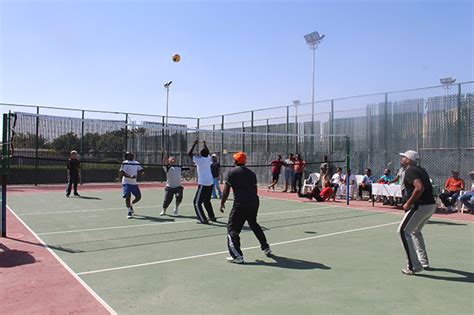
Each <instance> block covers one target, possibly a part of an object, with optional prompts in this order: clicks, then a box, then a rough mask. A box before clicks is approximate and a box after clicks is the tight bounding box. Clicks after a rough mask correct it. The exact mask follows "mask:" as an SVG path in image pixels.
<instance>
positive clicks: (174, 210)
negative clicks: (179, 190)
mask: <svg viewBox="0 0 474 315" xmlns="http://www.w3.org/2000/svg"><path fill="white" fill-rule="evenodd" d="M173 214H174V215H178V207H174V209H173Z"/></svg>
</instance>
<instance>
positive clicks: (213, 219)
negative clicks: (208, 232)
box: [209, 217, 217, 222]
mask: <svg viewBox="0 0 474 315" xmlns="http://www.w3.org/2000/svg"><path fill="white" fill-rule="evenodd" d="M209 221H212V222H216V221H217V219H216V217H214V218H209Z"/></svg>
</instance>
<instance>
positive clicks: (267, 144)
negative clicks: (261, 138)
mask: <svg viewBox="0 0 474 315" xmlns="http://www.w3.org/2000/svg"><path fill="white" fill-rule="evenodd" d="M265 131H266V133H267V134H266V135H265V152H267V153H268V149H269V147H270V144H269V143H268V133H269V132H270V126H269V125H268V119H267V127H266V128H265Z"/></svg>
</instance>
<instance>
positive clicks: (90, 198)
mask: <svg viewBox="0 0 474 315" xmlns="http://www.w3.org/2000/svg"><path fill="white" fill-rule="evenodd" d="M69 198H76V199H85V200H102V198H99V197H91V196H83V195H80V196H74V197H69Z"/></svg>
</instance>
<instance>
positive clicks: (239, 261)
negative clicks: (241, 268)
mask: <svg viewBox="0 0 474 315" xmlns="http://www.w3.org/2000/svg"><path fill="white" fill-rule="evenodd" d="M226 260H227V261H228V262H230V263H233V264H243V263H244V257H242V256H239V257H235V258H234V257H227V258H226Z"/></svg>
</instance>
